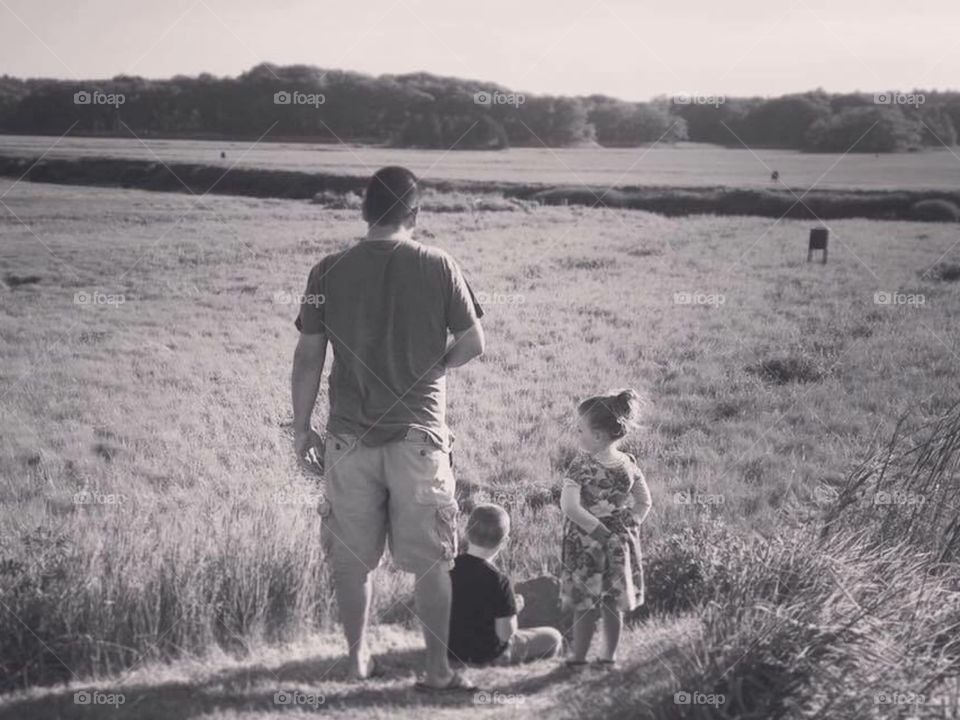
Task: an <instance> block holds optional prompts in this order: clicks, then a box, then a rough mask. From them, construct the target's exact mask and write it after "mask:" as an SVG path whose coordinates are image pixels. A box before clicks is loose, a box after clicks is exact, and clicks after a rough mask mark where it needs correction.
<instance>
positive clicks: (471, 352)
mask: <svg viewBox="0 0 960 720" xmlns="http://www.w3.org/2000/svg"><path fill="white" fill-rule="evenodd" d="M485 345H486V339H485V338H484V336H483V327H482V326H481V325H480V323H479V322H475V323H474V324H473V325H471V326H470V327H469V328H468V329H466V330H464V331H463V332H459V333H453V339H452V340H451V341H450V342H449V343H448V344H447V354H446V355H445V356H444V359H443V364H444V366H445V367H447V368H455V367H460V366H461V365H466V364H467V363H468V362H470V361H471V360H473V359H474V358H477V357H480V356H481V355H483V350H484V347H485Z"/></svg>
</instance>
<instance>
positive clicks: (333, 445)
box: [320, 429, 459, 575]
mask: <svg viewBox="0 0 960 720" xmlns="http://www.w3.org/2000/svg"><path fill="white" fill-rule="evenodd" d="M324 467H325V480H326V490H325V496H326V497H325V502H324V503H322V504H321V508H320V515H321V529H320V533H321V539H322V542H323V545H324V548H325V551H326V552H327V554H328V557H330V559H331V561H332V563H333V565H334V567H335V568H343V569H354V570H358V569H366V570H368V571H369V570H373V569H374V568H376V567H377V565H379V563H380V560H381V558H382V557H383V551H384V548H385V546H386V543H387V541H389V545H390V554H391V555H392V557H393V560H394V562H395V563H396V564H397V565H398V566H399V567H400V568H401V569H403V570H406V571H407V572H412V573H416V574H417V575H421V574H423V573H425V572H427V571H428V570H430V569H432V568H433V567H435V566H439V567H443V568H444V569H446V570H449V569H451V568H452V567H453V561H454V558H455V557H456V555H457V516H458V510H459V508H458V506H457V501H456V498H455V497H454V489H455V480H454V477H453V468H452V466H451V459H450V451H449V449H448V448H445V447H443V446H441V445H440V444H439V443H438V442H437V441H436V440H434V439H433V438H432V437H431V436H430V435H428V434H427V433H425V432H423V431H420V430H415V429H411V430H409V431H408V432H407V435H406V437H405V438H404V439H402V440H397V441H395V442H389V443H386V444H384V445H377V446H372V447H371V446H366V445H363V444H362V443H360V442H359V441H358V439H357V438H356V437H352V436H343V435H340V436H337V435H333V434H329V433H328V435H327V440H326V447H325V448H324Z"/></svg>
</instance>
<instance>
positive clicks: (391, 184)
mask: <svg viewBox="0 0 960 720" xmlns="http://www.w3.org/2000/svg"><path fill="white" fill-rule="evenodd" d="M419 207H420V188H419V185H418V182H417V176H416V175H414V174H413V173H412V172H410V171H409V170H407V168H405V167H400V166H397V165H390V166H388V167H385V168H381V169H379V170H377V172H376V173H374V175H373V177H372V178H370V182H369V183H367V190H366V192H365V193H364V194H363V217H364V219H365V220H366V221H367V222H368V223H369V224H370V225H382V226H391V225H400V224H401V223H403V222H404V221H406V220H407V219H409V218H410V217H412V216H414V215H416V213H417V211H418V210H419Z"/></svg>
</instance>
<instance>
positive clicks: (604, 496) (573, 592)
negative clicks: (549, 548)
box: [560, 453, 650, 611]
mask: <svg viewBox="0 0 960 720" xmlns="http://www.w3.org/2000/svg"><path fill="white" fill-rule="evenodd" d="M627 458H629V459H625V460H624V461H623V462H622V463H621V464H619V465H617V466H615V467H607V466H605V465H602V464H600V462H598V461H597V460H595V459H594V458H593V457H591V456H590V455H588V454H586V453H581V454H580V455H578V456H577V458H576V459H575V460H574V461H573V463H572V464H571V466H570V469H569V470H568V471H567V475H566V478H565V481H568V482H569V481H572V482H575V483H576V484H577V485H579V486H580V504H581V505H582V506H583V508H584V510H586V511H587V512H589V513H591V514H593V515H594V516H596V517H597V518H598V519H599V520H600V522H602V523H603V524H604V525H606V526H607V528H608V529H609V530H610V531H611V532H612V533H613V534H612V535H611V536H610V537H609V538H608V539H607V541H606V543H601V542H600V541H599V540H595V539H593V538H592V537H590V536H589V535H588V534H587V533H585V532H584V531H583V530H582V529H580V527H579V526H578V525H576V524H575V523H573V522H571V521H570V520H569V519H564V523H563V554H562V566H561V571H560V585H561V596H562V598H563V600H564V603H565V604H566V605H567V606H568V607H571V608H573V609H575V610H590V609H592V608H594V607H597V606H598V605H599V604H600V601H601V600H603V601H604V604H606V605H608V606H612V607H616V608H618V609H620V610H623V611H630V610H633V609H634V608H637V607H639V606H640V605H643V593H644V587H643V566H642V564H641V560H642V556H641V554H640V532H639V523H638V522H637V518H636V517H635V514H634V513H635V510H643V508H640V507H635V506H636V504H637V503H636V500H635V498H634V494H633V493H634V491H636V492H637V493H638V494H639V495H640V497H641V503H646V505H647V506H648V507H649V504H650V492H649V490H648V489H647V484H646V481H645V480H644V478H643V473H642V472H640V468H638V467H637V461H636V459H635V458H634V457H633V456H632V455H628V456H627ZM636 483H639V485H638V486H637V487H636V488H635V487H634V485H635V484H636Z"/></svg>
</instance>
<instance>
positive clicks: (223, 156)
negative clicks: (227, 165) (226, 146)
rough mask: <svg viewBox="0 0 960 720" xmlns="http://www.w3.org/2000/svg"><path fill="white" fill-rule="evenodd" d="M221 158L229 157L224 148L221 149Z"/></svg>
mask: <svg viewBox="0 0 960 720" xmlns="http://www.w3.org/2000/svg"><path fill="white" fill-rule="evenodd" d="M220 159H221V160H226V159H227V153H226V152H224V151H223V150H221V151H220Z"/></svg>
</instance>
